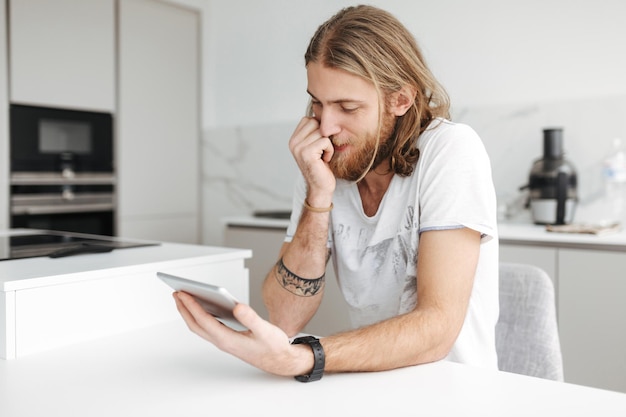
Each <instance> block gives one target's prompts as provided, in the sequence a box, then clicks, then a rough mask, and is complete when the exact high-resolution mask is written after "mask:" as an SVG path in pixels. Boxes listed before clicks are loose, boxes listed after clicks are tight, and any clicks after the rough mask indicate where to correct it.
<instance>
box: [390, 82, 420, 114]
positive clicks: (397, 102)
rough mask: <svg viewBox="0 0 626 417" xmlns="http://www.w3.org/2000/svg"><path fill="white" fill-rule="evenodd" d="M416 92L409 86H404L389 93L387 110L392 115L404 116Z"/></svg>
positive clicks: (413, 100)
mask: <svg viewBox="0 0 626 417" xmlns="http://www.w3.org/2000/svg"><path fill="white" fill-rule="evenodd" d="M416 95H417V93H416V92H415V89H414V88H413V87H411V86H408V85H406V86H404V87H402V88H401V89H400V90H398V91H395V92H393V93H391V97H390V100H389V104H390V105H389V112H390V113H391V114H393V115H394V116H398V117H400V116H404V114H405V113H406V112H407V111H408V110H409V109H410V108H411V106H412V105H413V103H414V102H415V96H416Z"/></svg>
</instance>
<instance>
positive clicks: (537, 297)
mask: <svg viewBox="0 0 626 417" xmlns="http://www.w3.org/2000/svg"><path fill="white" fill-rule="evenodd" d="M496 350H497V352H498V367H499V369H500V370H501V371H506V372H513V373H517V374H523V375H529V376H535V377H539V378H545V379H551V380H555V381H563V359H562V356H561V344H560V341H559V333H558V328H557V320H556V304H555V294H554V286H553V284H552V280H551V279H550V277H549V276H548V274H547V273H546V272H545V271H543V270H542V269H540V268H537V267H535V266H532V265H522V264H512V263H500V317H499V319H498V323H497V325H496Z"/></svg>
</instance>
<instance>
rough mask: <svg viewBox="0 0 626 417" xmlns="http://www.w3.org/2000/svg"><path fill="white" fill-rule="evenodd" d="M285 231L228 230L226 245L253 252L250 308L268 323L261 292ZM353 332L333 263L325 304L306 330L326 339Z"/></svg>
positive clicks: (327, 279) (327, 275) (225, 239)
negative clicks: (332, 335) (349, 331)
mask: <svg viewBox="0 0 626 417" xmlns="http://www.w3.org/2000/svg"><path fill="white" fill-rule="evenodd" d="M285 231H286V230H285V229H281V228H259V227H257V228H255V227H238V226H237V227H227V228H226V232H225V234H224V245H225V246H228V247H233V248H242V249H252V258H251V259H248V260H247V262H246V266H247V267H248V270H249V271H250V305H251V306H252V307H253V308H254V309H255V310H256V311H257V312H258V313H259V314H260V315H261V317H263V318H265V319H267V309H266V308H265V305H264V304H263V297H262V295H261V288H262V285H263V281H264V280H265V276H266V275H267V273H268V272H269V270H270V269H271V268H272V266H273V265H274V264H275V263H276V261H277V260H278V251H279V250H280V247H281V245H282V244H283V240H284V238H285ZM349 328H350V320H349V318H348V312H347V306H346V303H345V301H344V299H343V296H342V295H341V293H340V291H339V287H338V286H337V279H336V278H335V272H334V270H333V265H332V263H331V262H329V263H328V267H327V268H326V287H325V289H324V299H323V300H322V304H321V306H320V308H319V310H318V311H317V313H316V314H315V316H314V317H313V319H312V320H311V321H310V322H309V324H308V325H307V326H306V328H305V331H306V332H308V333H312V334H316V335H319V336H326V335H329V334H332V333H336V332H339V331H341V330H347V329H349Z"/></svg>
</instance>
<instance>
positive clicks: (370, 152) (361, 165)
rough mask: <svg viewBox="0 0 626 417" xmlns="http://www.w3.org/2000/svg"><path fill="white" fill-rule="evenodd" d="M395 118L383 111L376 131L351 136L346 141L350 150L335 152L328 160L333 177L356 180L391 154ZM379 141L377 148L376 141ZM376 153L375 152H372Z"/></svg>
mask: <svg viewBox="0 0 626 417" xmlns="http://www.w3.org/2000/svg"><path fill="white" fill-rule="evenodd" d="M395 124H396V118H395V116H393V115H392V114H389V113H385V114H384V115H383V120H382V124H381V128H380V139H379V138H378V132H367V133H365V134H364V135H363V136H361V137H356V138H351V139H349V140H348V141H347V142H348V143H350V144H351V145H352V146H351V148H350V152H348V153H345V154H343V153H342V154H335V155H333V158H332V159H331V161H330V164H329V165H330V169H331V171H332V172H333V174H334V175H335V178H338V179H342V180H346V181H351V182H354V181H358V180H360V179H362V178H363V177H364V176H365V174H366V173H367V172H369V171H371V170H373V169H376V168H377V167H378V166H379V165H380V164H381V163H382V162H384V161H385V160H387V159H388V158H389V157H390V156H391V152H392V150H393V144H394V142H395V141H394V140H392V137H393V136H394V133H395ZM377 141H378V142H379V145H378V150H377V149H376V142H377ZM374 153H376V154H374Z"/></svg>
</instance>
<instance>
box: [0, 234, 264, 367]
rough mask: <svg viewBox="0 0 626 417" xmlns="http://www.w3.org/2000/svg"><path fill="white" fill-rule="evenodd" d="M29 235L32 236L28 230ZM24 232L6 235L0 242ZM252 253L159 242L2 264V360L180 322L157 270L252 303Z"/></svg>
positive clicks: (0, 329) (0, 336)
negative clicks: (248, 262)
mask: <svg viewBox="0 0 626 417" xmlns="http://www.w3.org/2000/svg"><path fill="white" fill-rule="evenodd" d="M27 232H28V231H27ZM15 233H24V231H4V232H0V239H3V238H7V237H8V236H10V235H11V234H15ZM251 256H252V252H251V251H250V250H247V249H229V248H219V247H209V246H200V245H188V244H174V243H160V244H157V245H154V246H142V247H133V248H124V249H116V250H114V251H112V252H108V253H96V254H81V255H77V256H69V257H64V258H49V257H35V258H25V259H14V260H5V261H1V262H0V358H2V359H20V358H23V357H25V356H28V355H30V354H34V353H39V352H43V351H46V350H50V349H54V348H58V347H62V346H68V345H71V344H74V343H78V342H82V341H85V340H91V339H97V338H100V337H105V336H109V335H112V334H117V333H121V332H125V331H131V330H134V329H138V328H142V327H147V326H151V325H156V324H160V323H163V322H167V321H172V320H176V319H178V318H179V315H178V312H177V311H176V307H175V305H174V301H173V299H172V297H171V294H172V292H173V290H172V289H171V288H169V287H168V286H167V285H166V284H165V283H163V282H162V281H161V280H159V279H158V278H157V277H156V272H157V271H163V272H167V273H170V274H174V275H180V276H184V277H187V278H190V279H193V280H197V281H203V282H208V283H211V284H214V285H221V286H224V287H226V288H228V290H229V291H230V292H231V293H232V294H233V295H234V296H235V297H237V298H238V299H239V300H241V301H242V302H248V301H249V282H248V281H249V276H248V270H247V269H246V268H245V265H244V260H245V259H247V258H250V257H251Z"/></svg>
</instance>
